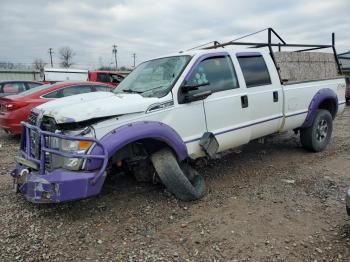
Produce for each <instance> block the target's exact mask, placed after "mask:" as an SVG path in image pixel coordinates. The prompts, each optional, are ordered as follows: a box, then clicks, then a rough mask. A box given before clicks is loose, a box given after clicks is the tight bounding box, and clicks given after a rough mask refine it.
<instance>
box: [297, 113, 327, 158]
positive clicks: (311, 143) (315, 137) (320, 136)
mask: <svg viewBox="0 0 350 262" xmlns="http://www.w3.org/2000/svg"><path fill="white" fill-rule="evenodd" d="M332 130H333V118H332V115H331V113H330V112H329V111H328V110H324V109H319V110H318V111H317V115H316V117H315V119H314V122H313V123H312V126H310V127H308V128H304V129H301V130H300V141H301V144H302V145H303V147H304V148H306V149H307V150H310V151H313V152H320V151H323V150H324V149H325V148H326V147H327V145H328V144H329V141H330V139H331V136H332Z"/></svg>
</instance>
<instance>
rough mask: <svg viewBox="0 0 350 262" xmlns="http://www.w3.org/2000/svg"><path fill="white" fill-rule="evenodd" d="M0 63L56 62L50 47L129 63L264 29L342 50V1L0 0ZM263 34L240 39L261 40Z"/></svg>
mask: <svg viewBox="0 0 350 262" xmlns="http://www.w3.org/2000/svg"><path fill="white" fill-rule="evenodd" d="M0 10H1V12H0V13H1V14H0V61H10V62H16V63H17V62H20V63H27V64H30V63H32V62H33V61H34V59H36V58H41V59H43V60H45V62H49V59H50V57H49V54H48V49H49V48H53V50H54V55H53V61H54V64H55V66H58V62H59V59H58V50H59V48H60V47H62V46H69V47H71V48H72V49H73V50H74V52H75V54H76V55H75V57H74V59H73V61H74V63H75V65H74V66H73V67H75V68H87V69H91V68H97V67H99V66H102V65H103V66H111V65H114V64H111V63H114V57H113V54H112V46H113V45H114V44H115V45H117V46H118V65H119V66H127V67H128V66H131V65H132V64H133V57H132V55H133V53H136V64H138V63H140V62H142V61H145V60H148V59H151V58H153V57H158V56H161V55H165V54H167V53H174V52H178V51H181V50H187V49H189V48H191V47H194V46H197V45H200V44H204V43H207V42H210V41H213V40H217V41H220V42H223V41H228V40H232V39H235V38H237V37H239V36H242V35H245V34H249V33H252V32H255V31H258V30H261V29H264V28H267V27H272V28H274V29H275V30H276V31H277V32H278V33H279V34H280V35H281V36H282V37H283V38H284V39H285V40H286V41H287V42H289V43H310V44H330V43H331V33H332V32H335V33H336V48H337V51H338V53H341V52H345V51H348V50H350V15H349V10H350V1H349V0H265V1H261V0H260V1H258V0H245V1H242V0H215V1H204V0H188V1H181V0H158V1H155V0H99V1H97V0H85V1H79V0H61V1H58V0H31V1H27V0H22V1H20V0H0ZM265 39H266V37H265V35H262V34H261V36H260V37H259V39H258V38H257V37H255V38H250V39H249V38H248V39H247V40H260V41H265Z"/></svg>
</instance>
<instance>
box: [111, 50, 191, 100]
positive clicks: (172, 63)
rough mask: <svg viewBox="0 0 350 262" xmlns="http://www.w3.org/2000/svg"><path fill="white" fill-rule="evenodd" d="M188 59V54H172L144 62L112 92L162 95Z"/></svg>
mask: <svg viewBox="0 0 350 262" xmlns="http://www.w3.org/2000/svg"><path fill="white" fill-rule="evenodd" d="M190 59H191V57H190V56H172V57H164V58H159V59H155V60H151V61H147V62H144V63H142V64H141V65H139V66H138V67H137V68H136V69H135V70H134V71H133V72H131V74H130V75H128V76H127V77H126V78H125V79H124V80H123V81H122V82H121V83H120V85H119V86H118V88H117V89H115V90H114V91H113V92H114V93H121V92H124V93H136V94H140V95H142V96H144V97H162V96H164V95H166V94H167V93H168V92H169V90H170V88H172V86H173V84H174V83H175V82H176V80H177V79H178V77H179V76H180V74H181V73H182V71H183V70H184V68H185V66H186V65H187V63H188V62H189V60H190Z"/></svg>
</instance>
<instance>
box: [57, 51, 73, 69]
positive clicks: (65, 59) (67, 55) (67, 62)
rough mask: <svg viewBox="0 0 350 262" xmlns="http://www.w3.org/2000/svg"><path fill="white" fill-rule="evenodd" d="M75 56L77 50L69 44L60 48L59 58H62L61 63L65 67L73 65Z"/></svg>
mask: <svg viewBox="0 0 350 262" xmlns="http://www.w3.org/2000/svg"><path fill="white" fill-rule="evenodd" d="M74 56H75V52H74V51H73V49H72V48H70V47H69V46H64V47H61V48H60V50H59V58H60V60H61V62H60V64H61V66H62V67H64V68H69V67H71V66H72V65H73V64H74V63H73V57H74Z"/></svg>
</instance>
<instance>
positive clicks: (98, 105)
mask: <svg viewBox="0 0 350 262" xmlns="http://www.w3.org/2000/svg"><path fill="white" fill-rule="evenodd" d="M158 101H159V99H158V98H145V97H142V96H141V95H138V94H114V93H111V92H93V93H86V94H81V95H74V96H70V97H65V98H60V99H56V100H53V101H50V102H48V103H45V104H42V105H40V106H38V107H37V108H36V109H35V110H33V111H37V110H39V112H41V114H43V115H45V116H50V117H53V118H54V119H55V120H56V123H58V124H60V123H72V122H80V121H84V120H89V119H93V118H100V117H108V116H114V115H125V114H132V113H141V112H145V111H146V110H147V109H148V107H149V106H150V105H152V104H154V103H156V102H158Z"/></svg>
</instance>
